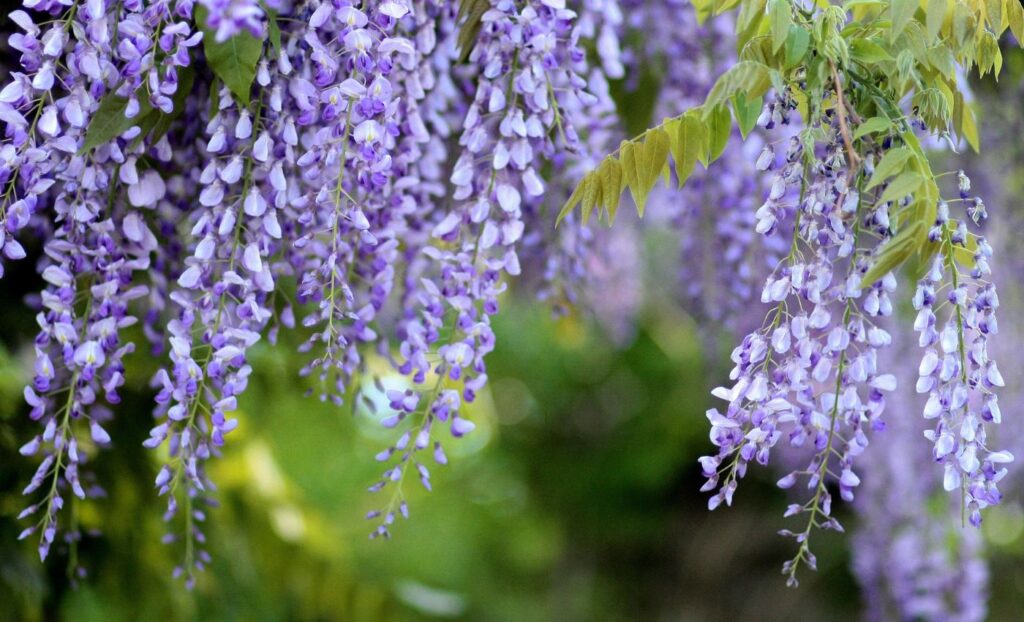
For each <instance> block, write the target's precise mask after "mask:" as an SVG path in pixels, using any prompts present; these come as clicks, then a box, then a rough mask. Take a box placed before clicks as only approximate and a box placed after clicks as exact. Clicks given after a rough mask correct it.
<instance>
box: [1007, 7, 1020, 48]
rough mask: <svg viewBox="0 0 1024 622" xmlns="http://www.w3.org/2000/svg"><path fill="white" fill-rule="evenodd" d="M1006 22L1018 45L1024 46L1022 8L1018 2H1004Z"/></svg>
mask: <svg viewBox="0 0 1024 622" xmlns="http://www.w3.org/2000/svg"><path fill="white" fill-rule="evenodd" d="M1005 8H1006V20H1007V22H1009V24H1010V30H1011V31H1012V32H1013V36H1014V38H1015V39H1017V41H1018V43H1019V44H1020V45H1022V46H1024V6H1022V5H1021V3H1020V0H1006V5H1005Z"/></svg>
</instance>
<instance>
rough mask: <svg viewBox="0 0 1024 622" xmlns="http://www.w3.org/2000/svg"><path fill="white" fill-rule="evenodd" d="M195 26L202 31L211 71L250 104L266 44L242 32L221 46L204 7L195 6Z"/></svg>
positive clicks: (244, 101)
mask: <svg viewBox="0 0 1024 622" xmlns="http://www.w3.org/2000/svg"><path fill="white" fill-rule="evenodd" d="M195 16H196V23H197V24H198V25H199V27H200V28H201V29H202V30H203V50H204V51H205V52H206V62H207V64H208V65H209V66H210V69H211V70H212V71H213V73H214V74H216V76H217V77H218V78H220V79H221V80H222V81H223V82H224V84H225V85H227V87H228V89H229V90H230V91H231V93H232V94H233V95H234V96H235V99H237V100H238V103H239V104H241V105H243V106H248V105H249V102H250V101H251V99H252V97H251V91H252V83H253V81H254V80H255V79H256V65H257V64H258V63H259V62H260V57H261V56H262V55H263V42H262V41H261V40H259V39H257V38H256V37H254V36H252V35H251V34H249V32H248V31H245V30H243V31H241V32H239V33H238V34H236V35H235V36H233V37H231V38H230V39H228V40H227V41H223V42H221V43H218V42H217V40H216V32H215V31H213V30H211V29H210V28H209V27H208V26H207V25H206V19H207V11H206V9H205V8H204V7H203V5H201V4H197V5H196V7H195Z"/></svg>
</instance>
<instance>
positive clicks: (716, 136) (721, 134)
mask: <svg viewBox="0 0 1024 622" xmlns="http://www.w3.org/2000/svg"><path fill="white" fill-rule="evenodd" d="M705 116H707V115H706V113H705ZM707 123H708V157H707V163H708V164H711V163H712V162H714V161H715V160H717V159H718V156H720V155H722V152H723V151H725V146H726V145H728V144H729V136H730V135H732V117H731V116H730V115H729V109H728V108H726V107H725V106H718V107H717V108H715V109H714V110H713V111H712V112H711V115H710V117H709V118H708V119H707Z"/></svg>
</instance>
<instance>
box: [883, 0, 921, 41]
mask: <svg viewBox="0 0 1024 622" xmlns="http://www.w3.org/2000/svg"><path fill="white" fill-rule="evenodd" d="M917 1H918V0H891V2H890V4H889V19H890V21H891V22H892V25H891V26H890V30H889V40H890V41H893V42H895V41H896V39H897V38H898V37H899V36H900V33H902V32H903V30H904V29H905V28H906V27H907V24H909V23H910V20H912V19H913V18H914V11H916V10H917Z"/></svg>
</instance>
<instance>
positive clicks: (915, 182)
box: [879, 171, 924, 203]
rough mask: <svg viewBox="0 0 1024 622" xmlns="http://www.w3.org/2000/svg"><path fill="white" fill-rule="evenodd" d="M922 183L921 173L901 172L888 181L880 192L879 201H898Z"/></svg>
mask: <svg viewBox="0 0 1024 622" xmlns="http://www.w3.org/2000/svg"><path fill="white" fill-rule="evenodd" d="M923 183H924V176H923V175H921V173H917V172H914V171H907V172H905V173H901V174H899V175H897V176H896V178H895V179H893V180H892V181H891V182H889V185H888V186H886V188H885V192H883V193H882V198H881V199H879V203H888V202H889V201H899V200H900V199H902V198H903V197H905V196H907V195H909V194H912V193H913V192H914V191H915V190H917V189H918V188H920V187H921V184H923Z"/></svg>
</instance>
